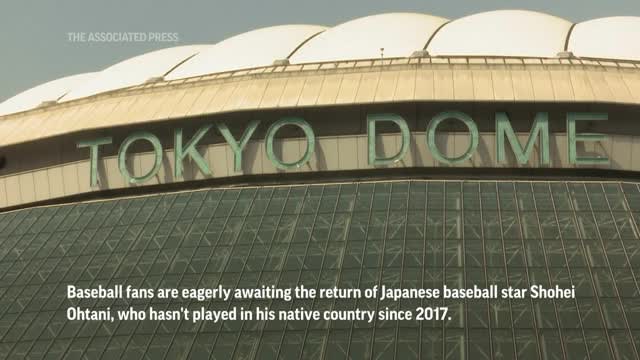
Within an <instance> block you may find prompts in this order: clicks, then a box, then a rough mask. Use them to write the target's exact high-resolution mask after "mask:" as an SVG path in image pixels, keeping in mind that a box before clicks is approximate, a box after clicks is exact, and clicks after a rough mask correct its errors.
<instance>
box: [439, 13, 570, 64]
mask: <svg viewBox="0 0 640 360" xmlns="http://www.w3.org/2000/svg"><path fill="white" fill-rule="evenodd" d="M570 28H571V23H570V22H569V21H567V20H564V19H561V18H558V17H555V16H551V15H547V14H543V13H538V12H532V11H522V10H499V11H490V12H484V13H480V14H475V15H470V16H466V17H463V18H460V19H457V20H454V21H451V22H450V23H448V24H446V25H445V26H443V27H442V29H440V31H438V33H437V34H436V36H434V37H433V39H432V41H431V42H430V43H429V46H428V47H427V51H428V52H429V54H431V55H436V56H438V55H446V56H451V55H454V56H458V55H462V56H487V55H489V56H519V57H554V56H557V54H558V53H559V52H562V51H564V45H565V42H566V39H567V34H568V33H569V29H570Z"/></svg>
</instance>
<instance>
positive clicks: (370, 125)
mask: <svg viewBox="0 0 640 360" xmlns="http://www.w3.org/2000/svg"><path fill="white" fill-rule="evenodd" d="M382 121H390V122H392V123H394V124H396V125H398V127H399V128H400V134H401V137H402V145H401V146H400V151H398V153H397V154H395V155H394V156H390V157H385V158H379V157H378V155H377V154H376V123H377V122H382ZM367 139H368V140H367V142H368V145H369V165H370V166H379V165H388V164H392V163H394V162H397V161H400V160H401V159H402V158H403V157H404V155H405V154H406V153H407V151H408V150H409V143H410V142H411V138H410V132H409V127H408V126H407V122H406V121H405V120H404V119H403V118H402V117H400V116H399V115H396V114H373V115H367Z"/></svg>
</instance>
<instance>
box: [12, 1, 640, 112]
mask: <svg viewBox="0 0 640 360" xmlns="http://www.w3.org/2000/svg"><path fill="white" fill-rule="evenodd" d="M496 9H530V10H537V11H543V12H547V13H550V14H553V15H557V16H561V17H564V18H566V19H568V20H571V21H582V20H587V19H592V18H596V17H604V16H617V15H634V16H640V0H599V1H596V0H526V1H525V0H510V1H507V0H441V1H433V0H385V1H380V0H251V1H249V0H233V1H216V0H194V1H189V0H173V1H167V0H102V1H94V0H56V1H49V0H2V1H1V4H0V44H1V45H2V52H1V53H0V55H1V60H0V61H1V64H2V66H0V79H1V80H2V86H0V101H1V100H4V99H6V98H9V97H11V96H13V95H15V94H17V93H19V92H21V91H23V90H26V89H28V88H30V87H32V86H35V85H37V84H40V83H43V82H47V81H49V80H53V79H56V78H59V77H63V76H67V75H72V74H76V73H82V72H89V71H96V70H100V69H102V68H104V67H106V66H109V65H111V64H114V63H116V62H118V61H120V60H123V59H126V58H128V57H131V56H134V55H139V54H142V53H145V52H147V51H150V50H155V49H159V48H164V47H170V46H175V45H186V44H196V43H215V42H217V41H219V40H222V39H224V38H226V37H229V36H231V35H234V34H237V33H240V32H244V31H248V30H253V29H256V28H259V27H264V26H270V25H280V24H294V23H306V24H319V25H335V24H339V23H341V22H344V21H346V20H349V19H353V18H356V17H361V16H366V15H371V14H377V13H383V12H399V11H401V12H405V11H411V12H422V13H429V14H433V15H438V16H443V17H448V18H457V17H461V16H464V15H468V14H472V13H476V12H481V11H488V10H496ZM83 32H84V33H92V32H144V33H149V32H164V33H176V34H177V36H178V37H179V42H159V41H146V42H115V43H100V42H73V41H69V36H68V33H83Z"/></svg>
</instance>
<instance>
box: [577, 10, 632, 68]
mask: <svg viewBox="0 0 640 360" xmlns="http://www.w3.org/2000/svg"><path fill="white" fill-rule="evenodd" d="M638 38H640V18H639V17H632V16H617V17H608V18H602V19H595V20H589V21H585V22H582V23H579V24H576V26H575V27H574V28H573V30H572V31H571V36H569V42H568V50H569V51H571V52H573V53H574V54H575V55H576V56H581V57H589V58H600V59H617V60H634V61H640V42H638V41H637V39H638Z"/></svg>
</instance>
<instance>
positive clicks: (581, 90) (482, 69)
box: [0, 58, 640, 146]
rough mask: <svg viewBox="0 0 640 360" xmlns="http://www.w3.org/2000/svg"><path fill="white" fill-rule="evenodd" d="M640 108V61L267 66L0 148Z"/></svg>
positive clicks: (82, 116) (43, 114)
mask: <svg viewBox="0 0 640 360" xmlns="http://www.w3.org/2000/svg"><path fill="white" fill-rule="evenodd" d="M438 101H439V102H454V101H455V102H461V101H474V102H514V103H516V102H520V103H532V102H533V103H582V104H594V103H608V104H625V105H638V104H640V63H638V64H631V63H616V62H597V61H588V60H579V59H572V60H566V59H565V60H561V59H545V60H542V59H503V58H469V59H466V58H411V59H396V60H384V61H374V62H372V61H369V60H367V61H358V62H347V63H326V64H322V65H320V64H308V65H305V66H303V67H302V68H301V67H300V66H299V65H296V66H289V67H266V68H260V69H255V71H254V70H252V71H246V70H244V71H239V72H235V73H221V74H214V75H209V76H204V77H202V78H201V79H198V78H195V79H190V80H189V81H184V80H179V81H174V82H161V83H152V84H146V85H142V86H138V87H134V88H131V89H123V90H121V91H116V92H110V93H106V94H100V95H96V96H93V97H89V98H85V99H79V100H76V101H70V102H65V103H62V104H58V105H53V106H50V107H47V108H44V109H43V108H38V109H35V110H32V111H27V112H24V113H18V114H12V115H7V116H3V117H0V146H9V145H15V144H22V143H28V142H33V141H36V140H42V139H44V138H48V137H54V136H62V135H65V134H70V133H73V132H80V131H86V130H91V129H92V130H97V129H104V128H114V127H116V126H122V125H134V124H142V125H144V124H147V125H148V124H150V123H155V122H161V121H168V120H169V121H175V122H178V123H179V122H181V121H183V120H184V118H185V117H195V116H207V115H214V114H229V113H234V112H241V111H248V110H252V111H260V110H265V109H297V108H306V107H311V106H313V107H329V106H337V105H345V104H349V105H362V104H385V103H402V102H438Z"/></svg>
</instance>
